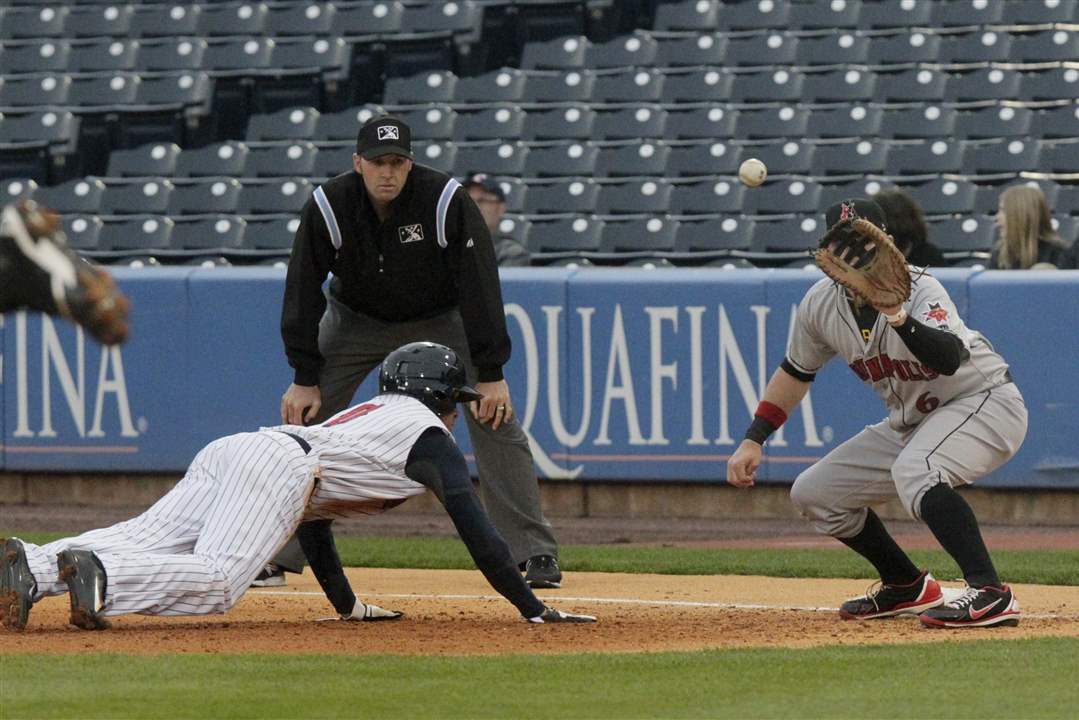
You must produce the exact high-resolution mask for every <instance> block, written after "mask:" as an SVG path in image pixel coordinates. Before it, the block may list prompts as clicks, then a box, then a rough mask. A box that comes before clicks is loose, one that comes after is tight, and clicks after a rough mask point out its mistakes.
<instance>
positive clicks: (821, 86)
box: [802, 68, 877, 103]
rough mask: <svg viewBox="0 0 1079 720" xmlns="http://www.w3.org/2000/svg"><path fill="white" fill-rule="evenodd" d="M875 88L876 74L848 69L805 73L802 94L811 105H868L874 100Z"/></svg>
mask: <svg viewBox="0 0 1079 720" xmlns="http://www.w3.org/2000/svg"><path fill="white" fill-rule="evenodd" d="M876 88H877V76H876V74H874V73H873V72H871V71H868V70H856V69H854V68H848V69H844V70H829V71H826V72H807V73H806V74H805V81H804V84H803V86H802V93H803V98H804V99H805V100H808V101H809V102H813V103H840V102H841V103H868V102H870V101H872V100H875V99H876Z"/></svg>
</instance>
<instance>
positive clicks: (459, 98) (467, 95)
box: [454, 67, 525, 104]
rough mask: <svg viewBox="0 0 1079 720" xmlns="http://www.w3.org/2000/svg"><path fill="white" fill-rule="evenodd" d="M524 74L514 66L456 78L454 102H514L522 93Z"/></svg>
mask: <svg viewBox="0 0 1079 720" xmlns="http://www.w3.org/2000/svg"><path fill="white" fill-rule="evenodd" d="M524 90H525V74H524V73H523V72H521V71H520V70H518V69H516V68H509V67H506V68H500V69H498V70H492V71H490V72H488V73H484V74H483V75H476V76H473V77H463V78H459V79H458V80H457V87H456V89H455V90H454V102H457V103H474V104H478V103H483V104H486V103H502V102H516V101H518V100H520V99H521V97H522V96H523V95H524Z"/></svg>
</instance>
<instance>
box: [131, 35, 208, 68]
mask: <svg viewBox="0 0 1079 720" xmlns="http://www.w3.org/2000/svg"><path fill="white" fill-rule="evenodd" d="M206 48H207V43H206V41H205V40H204V39H202V38H190V37H178V38H161V39H159V40H154V41H153V42H143V43H140V45H139V52H138V62H137V64H138V67H139V69H141V70H151V71H168V70H199V69H201V68H202V65H203V63H202V59H203V56H204V55H205V54H206Z"/></svg>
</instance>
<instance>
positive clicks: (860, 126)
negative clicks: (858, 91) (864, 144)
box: [805, 105, 884, 138]
mask: <svg viewBox="0 0 1079 720" xmlns="http://www.w3.org/2000/svg"><path fill="white" fill-rule="evenodd" d="M883 117H884V112H883V111H882V110H881V108H879V107H870V106H866V105H854V106H846V105H841V106H839V107H829V108H819V109H815V110H813V111H812V112H811V113H810V115H809V120H808V122H807V123H806V130H805V133H806V134H805V136H806V137H810V138H847V137H851V138H854V137H857V138H862V137H873V136H875V135H877V134H878V133H879V132H880V129H881V122H882V118H883Z"/></svg>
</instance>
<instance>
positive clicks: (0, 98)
mask: <svg viewBox="0 0 1079 720" xmlns="http://www.w3.org/2000/svg"><path fill="white" fill-rule="evenodd" d="M70 92H71V76H70V75H53V74H49V75H44V76H42V75H26V76H18V75H14V76H9V77H0V107H4V108H21V109H25V111H27V112H28V111H30V110H33V109H44V108H45V107H48V106H56V105H66V104H67V98H68V94H69V93H70Z"/></svg>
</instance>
